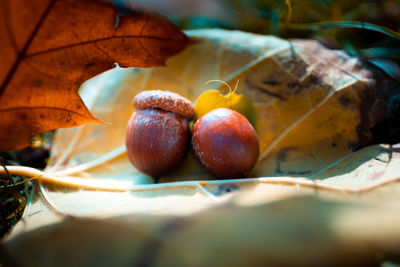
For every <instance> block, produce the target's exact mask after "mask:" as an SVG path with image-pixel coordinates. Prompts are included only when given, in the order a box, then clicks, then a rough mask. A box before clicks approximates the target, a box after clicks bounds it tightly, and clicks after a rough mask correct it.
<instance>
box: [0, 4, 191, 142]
mask: <svg viewBox="0 0 400 267" xmlns="http://www.w3.org/2000/svg"><path fill="white" fill-rule="evenodd" d="M0 14H1V16H0V35H1V36H2V38H1V39H0V58H1V61H0V62H1V63H0V64H1V65H0V67H1V68H0V84H1V87H0V150H15V149H19V148H22V147H24V146H27V145H28V144H29V140H30V137H31V136H32V135H34V134H36V133H39V132H44V131H48V130H52V129H56V128H62V127H73V126H78V125H82V124H84V123H87V122H96V121H98V120H97V119H96V118H94V117H93V116H92V115H91V114H90V112H89V111H88V109H87V108H86V106H85V104H84V103H83V101H82V100H81V98H80V97H79V96H78V94H77V93H76V90H77V88H78V87H79V85H80V84H82V82H84V81H85V80H87V79H89V78H91V77H93V76H94V75H96V74H99V73H101V72H103V71H105V70H107V69H110V68H112V67H113V64H114V63H118V64H119V65H121V66H140V67H151V66H162V65H165V60H166V59H167V58H168V57H169V56H171V55H173V54H176V53H178V52H179V51H180V50H182V49H183V48H184V47H185V46H186V45H187V44H188V39H187V37H186V36H185V35H184V34H183V33H182V32H181V31H180V30H179V29H177V28H176V27H175V26H174V25H173V24H172V23H170V22H169V21H167V20H166V19H165V18H163V17H161V16H159V15H155V14H144V13H140V12H135V13H132V14H127V15H124V16H119V17H118V18H117V11H116V10H115V9H114V8H113V7H112V6H111V5H109V4H106V3H101V2H97V1H94V0H88V1H79V0H58V1H56V0H47V1H46V0H44V1H42V0H35V1H22V0H16V1H9V0H7V1H2V2H1V3H0ZM116 22H118V23H117V24H116Z"/></svg>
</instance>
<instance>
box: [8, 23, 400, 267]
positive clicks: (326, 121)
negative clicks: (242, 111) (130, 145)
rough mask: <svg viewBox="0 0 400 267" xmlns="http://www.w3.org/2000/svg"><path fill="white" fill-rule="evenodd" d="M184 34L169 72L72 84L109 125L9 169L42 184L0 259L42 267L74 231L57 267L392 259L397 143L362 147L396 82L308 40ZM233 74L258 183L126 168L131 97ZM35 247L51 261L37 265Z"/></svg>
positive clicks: (196, 88)
mask: <svg viewBox="0 0 400 267" xmlns="http://www.w3.org/2000/svg"><path fill="white" fill-rule="evenodd" d="M188 35H189V36H191V38H193V39H196V41H197V43H196V44H194V45H193V46H190V47H188V48H187V49H186V50H185V51H184V52H183V53H181V54H179V55H177V56H175V57H172V58H171V59H170V61H169V62H168V66H167V67H166V68H162V69H141V68H131V69H124V68H116V69H114V70H111V71H108V72H106V73H104V74H102V75H100V76H98V77H96V78H95V79H92V80H89V81H88V82H86V83H85V84H84V85H83V86H82V88H81V90H80V94H81V96H82V98H83V99H84V100H85V102H86V103H87V105H88V107H89V110H91V112H93V114H95V115H96V116H97V117H99V118H100V119H102V120H104V121H108V122H111V124H87V125H84V126H81V127H77V128H71V129H61V130H58V131H57V134H56V137H55V139H54V143H53V147H52V152H51V157H50V162H49V164H48V167H47V168H46V169H45V171H44V172H41V171H39V170H34V169H31V168H26V167H21V166H9V167H8V168H9V171H10V172H11V173H12V174H14V175H25V176H40V178H39V183H38V186H37V188H36V191H35V193H34V199H36V201H34V203H33V204H32V205H31V206H29V207H27V209H26V212H25V214H24V219H25V220H24V222H23V223H22V222H20V223H19V224H18V225H17V226H16V227H15V229H14V231H13V233H12V235H11V236H10V237H9V239H8V240H7V241H6V242H5V243H4V244H3V246H2V249H1V252H2V253H3V254H4V255H7V256H9V257H10V259H12V260H14V261H16V262H18V263H21V264H22V263H24V262H25V261H26V262H29V263H31V264H37V265H44V264H50V265H52V264H54V263H58V258H57V257H52V256H51V255H62V254H63V253H64V252H65V251H70V247H71V246H73V244H75V245H76V244H77V243H76V242H74V241H73V240H72V239H71V238H70V237H71V236H72V235H73V234H72V233H76V232H77V231H79V232H83V233H84V234H83V235H82V242H78V243H79V244H80V245H81V248H82V254H80V253H79V252H77V253H75V254H74V257H73V258H71V262H66V263H65V264H71V263H73V264H74V265H79V264H81V265H90V264H94V263H97V261H96V259H97V258H96V257H94V258H90V257H88V255H107V256H106V258H107V259H108V260H109V261H106V260H105V261H102V262H103V263H104V264H114V265H120V266H124V265H134V264H137V265H139V263H142V262H145V263H148V261H151V263H154V265H157V264H158V265H164V266H165V265H166V266H168V265H170V266H177V265H191V266H192V265H200V266H204V265H206V264H207V265H210V264H211V263H216V265H221V264H219V263H221V262H229V263H230V265H232V266H235V265H241V266H243V265H251V264H256V263H265V262H272V263H281V264H282V265H289V264H291V263H293V262H294V263H299V265H300V264H301V263H303V265H304V266H310V265H316V264H322V265H326V264H328V263H330V264H332V263H333V264H353V265H360V264H363V263H366V262H371V261H372V260H376V261H377V262H381V260H382V259H385V258H386V257H389V256H395V257H398V256H399V251H400V250H399V247H398V244H399V242H400V237H399V236H398V235H397V234H393V233H397V232H399V231H398V225H399V217H398V214H399V207H400V206H399V203H400V194H399V192H400V191H399V190H400V187H399V185H400V152H399V151H400V150H399V149H400V145H399V144H397V145H383V144H378V145H373V146H367V145H368V143H369V142H371V139H372V136H371V135H370V134H369V129H370V128H371V127H373V126H374V125H375V124H376V123H378V122H379V121H380V120H381V119H383V118H384V117H385V116H387V115H388V114H389V113H390V111H391V109H390V108H391V107H390V106H388V103H394V102H395V101H398V94H396V93H397V91H398V88H399V87H398V84H397V83H396V82H395V81H394V80H392V79H390V78H388V77H386V76H384V75H383V74H382V73H381V72H379V70H377V69H374V68H373V67H370V66H369V65H364V64H363V63H362V62H360V61H358V60H357V59H356V58H352V57H350V56H348V55H346V54H345V53H343V52H341V51H331V50H326V49H325V48H323V47H321V46H319V45H318V44H317V43H315V42H313V41H293V42H288V41H285V40H282V39H278V38H275V37H269V36H260V35H253V34H247V33H242V32H232V31H222V30H199V31H190V32H188ZM249 44H251V45H249ZM307 49H308V50H307ZM314 54H315V55H318V57H317V56H313V55H314ZM213 60H214V61H213ZM210 63H214V64H212V65H211V66H213V68H210ZM237 78H240V80H241V81H243V83H240V86H241V87H239V90H240V92H242V93H243V94H245V95H246V96H247V97H248V98H249V99H251V100H252V101H253V103H255V106H256V110H257V117H258V121H257V124H258V129H259V137H260V140H261V149H262V152H263V153H264V154H266V156H265V157H264V158H263V159H261V160H260V161H259V162H258V163H257V166H256V169H255V172H254V173H255V174H256V175H257V176H256V177H258V178H246V179H235V180H215V179H214V178H213V177H210V176H209V175H208V174H207V173H206V172H205V171H204V170H203V169H202V168H201V167H200V165H199V164H198V163H197V162H196V161H195V160H193V157H192V155H191V154H189V155H188V158H187V160H186V162H185V164H184V166H183V167H182V168H181V169H180V170H178V171H176V172H174V173H173V174H171V175H170V176H168V177H163V178H162V179H161V180H160V181H161V182H166V181H180V182H173V183H159V184H152V183H153V182H154V181H153V179H152V178H151V177H149V176H146V175H144V174H142V173H140V172H138V171H137V170H135V169H134V168H133V167H132V166H131V165H130V163H129V160H128V159H127V157H126V153H125V147H124V138H125V131H126V124H127V121H128V119H129V117H130V116H131V114H132V112H133V111H134V108H133V106H132V103H131V101H132V98H133V96H134V95H135V94H136V93H137V92H139V91H142V90H146V89H148V90H150V89H164V90H170V91H174V92H177V93H180V94H182V95H184V96H186V97H188V98H189V99H191V100H194V99H196V98H197V97H198V96H199V95H200V94H201V93H202V92H204V91H205V90H207V89H208V88H205V87H204V86H203V84H204V82H205V81H207V80H211V79H219V80H223V81H226V82H228V83H231V86H232V85H233V84H234V83H235V82H236V80H237ZM388 100H392V102H390V101H388ZM331 117H332V118H331ZM274 128H275V130H274ZM332 142H335V145H332ZM288 144H290V146H289V147H288ZM355 144H356V145H355ZM360 146H362V147H363V148H361V149H358V150H355V148H356V147H360ZM291 147H292V148H291ZM290 148H291V149H290ZM282 151H283V152H282ZM271 166H274V168H271ZM277 167H279V168H280V169H279V170H281V171H277ZM299 168H302V169H306V170H309V172H299V171H298V170H299ZM187 180H194V181H187ZM199 180H201V181H199ZM155 215H156V216H155ZM124 216H125V217H124ZM106 229H108V230H106ZM99 233H100V238H99V235H98V234H99ZM135 235H137V236H138V238H137V239H134V238H133V236H135ZM55 236H57V238H54V237H55ZM49 237H53V238H52V239H50V241H49ZM58 240H63V241H64V240H68V242H67V243H66V246H65V247H63V245H61V244H60V243H58ZM74 240H75V239H74ZM99 240H108V241H109V242H110V243H112V244H117V245H115V246H107V244H104V242H103V244H104V245H98V244H99V243H100V241H99ZM80 241H81V240H80ZM60 242H61V241H60ZM33 244H35V245H33ZM38 244H40V245H38ZM93 244H96V245H93ZM182 244H185V245H184V246H182ZM32 246H35V249H34V250H28V249H26V248H27V247H32ZM127 246H128V247H132V250H134V251H132V250H129V251H127V250H125V249H126V247H127ZM305 246H306V247H305ZM22 248H25V249H23V251H24V257H20V255H21V254H19V253H18V252H19V251H20V250H21V249H22ZM36 248H37V249H38V250H40V251H52V253H51V254H49V255H44V256H43V257H41V258H38V257H37V253H38V252H36V251H37V250H36ZM49 249H50V250H49ZM178 249H179V253H177V251H178ZM138 251H139V253H138ZM195 252H196V253H195ZM239 252H240V253H239ZM377 253H381V255H382V258H375V257H374V256H373V255H376V254H377ZM194 254H195V255H197V256H196V257H193V256H192V255H194ZM138 255H141V256H138ZM288 255H294V256H293V257H292V256H291V257H288ZM338 255H339V256H338ZM138 262H139V263H138ZM324 263H326V264H324Z"/></svg>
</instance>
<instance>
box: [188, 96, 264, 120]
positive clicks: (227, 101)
mask: <svg viewBox="0 0 400 267" xmlns="http://www.w3.org/2000/svg"><path fill="white" fill-rule="evenodd" d="M217 108H230V109H233V110H235V111H237V112H239V113H241V114H242V115H244V116H245V117H246V118H247V119H248V120H249V122H250V123H251V124H252V125H253V126H256V125H257V123H256V110H255V108H254V105H253V103H252V102H251V101H250V100H249V99H248V98H247V97H246V96H245V95H242V94H237V93H236V92H229V93H227V94H226V95H223V94H222V93H221V92H220V91H218V90H207V91H205V92H204V93H202V94H201V95H200V96H199V98H197V99H196V103H195V106H194V112H195V119H198V118H200V117H201V116H203V115H204V114H206V113H208V112H210V111H211V110H213V109H217Z"/></svg>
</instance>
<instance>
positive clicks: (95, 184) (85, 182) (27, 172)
mask: <svg viewBox="0 0 400 267" xmlns="http://www.w3.org/2000/svg"><path fill="white" fill-rule="evenodd" d="M6 168H7V170H8V172H9V173H10V174H11V175H14V176H17V175H18V176H25V177H36V176H37V177H38V178H37V180H39V181H40V182H50V183H54V184H59V185H64V186H69V187H78V188H85V189H88V190H97V191H113V192H127V191H130V192H138V191H150V190H151V191H154V190H161V189H165V188H174V187H182V186H186V187H193V188H199V187H200V189H201V190H203V189H204V187H207V185H212V184H223V183H228V182H229V183H235V184H238V183H254V182H257V183H260V184H271V185H273V184H275V185H298V186H303V187H308V188H313V189H320V190H328V191H336V192H345V193H348V194H359V193H363V192H366V191H369V190H372V189H374V188H377V187H379V186H382V185H385V184H389V183H394V182H398V181H399V180H400V178H399V179H394V180H391V181H387V182H385V183H381V184H377V185H373V186H368V187H363V188H359V189H348V188H344V187H340V186H335V185H330V184H327V183H324V182H323V181H315V180H310V179H306V178H291V177H273V178H267V177H262V178H247V179H235V180H214V181H186V182H173V183H167V184H150V185H134V184H133V183H131V182H123V181H117V180H111V179H110V180H103V179H84V178H80V177H71V176H64V177H60V176H54V175H52V174H49V173H46V172H43V171H40V170H37V169H35V168H30V167H24V166H6ZM0 174H6V172H5V170H4V169H0Z"/></svg>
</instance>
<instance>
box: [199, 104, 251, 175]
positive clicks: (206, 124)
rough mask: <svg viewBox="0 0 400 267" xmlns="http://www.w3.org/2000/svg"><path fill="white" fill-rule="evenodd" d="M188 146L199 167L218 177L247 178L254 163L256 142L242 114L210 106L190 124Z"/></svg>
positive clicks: (249, 125)
mask: <svg viewBox="0 0 400 267" xmlns="http://www.w3.org/2000/svg"><path fill="white" fill-rule="evenodd" d="M192 146H193V150H194V153H195V155H196V157H197V159H198V160H199V161H200V163H201V164H202V165H203V167H204V168H205V169H206V170H207V171H208V172H210V173H211V174H213V175H215V176H216V177H219V178H238V177H247V176H248V174H249V172H250V171H251V169H252V168H253V167H254V165H255V164H256V163H257V160H258V156H259V142H258V137H257V133H256V131H255V130H254V128H253V126H252V125H251V124H250V122H249V121H248V120H247V119H246V117H245V116H243V115H242V114H240V113H238V112H236V111H234V110H231V109H227V108H218V109H214V110H212V111H210V112H208V113H206V114H205V115H203V116H202V117H200V119H199V120H197V122H196V123H195V125H194V126H193V132H192Z"/></svg>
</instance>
